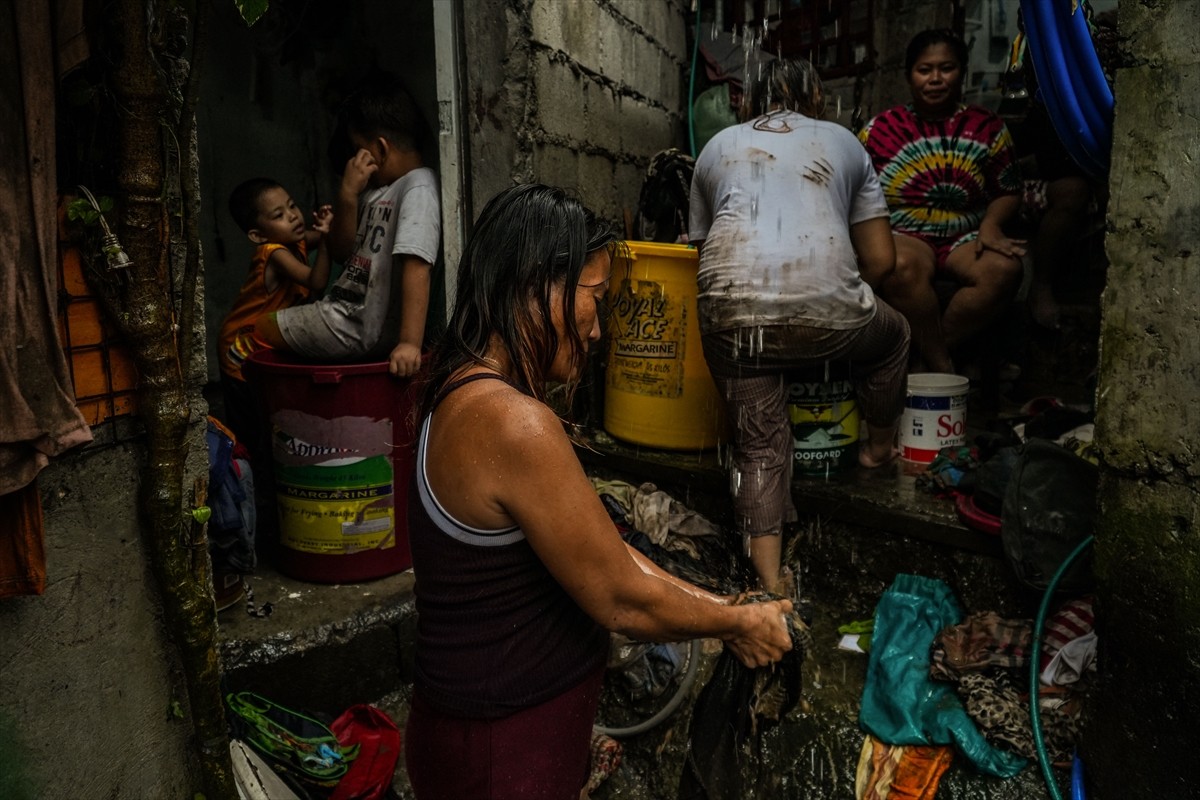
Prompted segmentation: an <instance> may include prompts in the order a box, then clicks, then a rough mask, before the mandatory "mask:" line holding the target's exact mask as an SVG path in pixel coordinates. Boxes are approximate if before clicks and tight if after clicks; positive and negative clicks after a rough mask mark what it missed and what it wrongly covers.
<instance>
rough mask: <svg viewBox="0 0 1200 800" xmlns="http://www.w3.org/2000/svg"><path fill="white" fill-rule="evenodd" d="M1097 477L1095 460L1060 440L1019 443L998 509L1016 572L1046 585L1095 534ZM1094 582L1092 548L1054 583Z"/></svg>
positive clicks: (1078, 589) (1062, 586)
mask: <svg viewBox="0 0 1200 800" xmlns="http://www.w3.org/2000/svg"><path fill="white" fill-rule="evenodd" d="M1099 481H1100V470H1099V468H1098V467H1097V466H1096V465H1095V464H1093V463H1092V462H1090V461H1088V460H1086V459H1084V458H1080V457H1079V456H1077V455H1075V454H1074V453H1072V452H1071V451H1070V450H1067V449H1066V448H1065V447H1062V446H1061V445H1058V444H1055V443H1054V442H1051V441H1047V440H1044V439H1030V440H1029V441H1027V442H1025V444H1023V445H1022V446H1021V448H1020V450H1019V451H1018V453H1017V461H1016V464H1015V465H1014V466H1013V469H1012V474H1011V475H1010V477H1009V479H1008V485H1007V486H1006V487H1005V492H1004V506H1003V510H1002V512H1001V514H1000V539H1001V541H1002V543H1003V546H1004V555H1005V556H1006V557H1007V558H1008V562H1009V564H1011V565H1012V568H1013V570H1014V571H1015V572H1016V573H1017V577H1018V578H1020V579H1021V580H1022V581H1024V582H1025V583H1026V584H1028V585H1029V586H1032V587H1033V588H1035V589H1039V590H1042V591H1044V590H1045V589H1046V587H1047V586H1048V585H1049V584H1050V581H1051V580H1052V579H1053V577H1054V574H1055V573H1056V572H1058V569H1059V567H1060V566H1062V563H1063V561H1065V560H1066V558H1067V556H1069V555H1070V554H1071V553H1072V551H1074V550H1075V548H1076V547H1078V546H1079V543H1080V542H1082V541H1083V540H1084V539H1086V538H1087V537H1088V536H1089V535H1091V534H1092V532H1093V531H1092V529H1093V523H1094V521H1095V517H1096V492H1097V489H1098V486H1099ZM1091 585H1092V568H1091V554H1090V553H1088V554H1086V555H1085V556H1084V557H1081V558H1080V559H1078V560H1076V562H1075V563H1074V564H1073V565H1072V566H1071V568H1070V569H1069V570H1067V572H1066V573H1065V574H1064V575H1063V577H1062V578H1061V579H1060V580H1059V583H1058V586H1057V587H1056V588H1057V590H1058V591H1060V592H1064V593H1070V594H1084V593H1086V592H1088V591H1090V590H1091Z"/></svg>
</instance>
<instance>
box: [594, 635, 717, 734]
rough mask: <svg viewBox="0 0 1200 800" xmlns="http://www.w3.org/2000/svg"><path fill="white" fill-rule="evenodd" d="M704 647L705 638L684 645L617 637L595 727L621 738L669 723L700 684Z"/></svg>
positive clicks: (605, 677)
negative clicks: (701, 657)
mask: <svg viewBox="0 0 1200 800" xmlns="http://www.w3.org/2000/svg"><path fill="white" fill-rule="evenodd" d="M700 652H701V640H700V639H693V640H691V641H690V642H685V643H681V644H679V645H653V644H646V643H644V642H629V641H619V640H618V641H614V644H613V648H612V653H611V655H610V657H609V668H608V671H607V673H606V674H605V676H604V688H603V690H602V691H601V694H600V709H599V711H598V713H597V716H598V719H597V721H596V724H595V726H594V727H595V729H596V730H597V731H599V732H600V733H604V734H607V735H609V736H612V737H614V738H618V739H620V738H623V737H629V736H636V735H638V734H640V733H645V732H646V731H648V730H651V729H653V728H655V727H657V726H658V725H660V724H662V723H663V722H665V721H666V720H667V719H669V718H670V717H671V716H672V715H673V714H674V713H675V711H676V710H678V708H679V706H680V705H682V703H683V701H684V699H685V698H686V697H687V695H688V693H689V692H690V691H691V689H692V686H693V685H694V684H695V682H696V675H697V672H698V671H699V668H700Z"/></svg>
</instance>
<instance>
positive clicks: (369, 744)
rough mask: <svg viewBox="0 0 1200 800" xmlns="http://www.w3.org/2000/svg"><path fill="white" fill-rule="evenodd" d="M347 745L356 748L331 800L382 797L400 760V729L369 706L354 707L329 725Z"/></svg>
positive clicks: (377, 798)
mask: <svg viewBox="0 0 1200 800" xmlns="http://www.w3.org/2000/svg"><path fill="white" fill-rule="evenodd" d="M329 729H330V730H331V731H333V733H334V735H335V736H337V740H338V742H340V743H341V745H342V747H343V748H346V749H350V750H356V751H357V752H358V756H357V757H356V758H355V759H354V762H353V763H352V764H351V765H350V769H349V770H348V771H347V772H346V774H345V775H344V776H342V779H341V780H340V781H338V785H337V788H335V789H334V790H333V794H331V795H330V796H329V800H382V798H383V797H384V796H386V794H387V790H388V787H389V786H391V785H392V778H393V776H394V775H395V773H396V762H397V761H399V760H400V729H399V728H397V727H396V723H394V722H392V718H391V717H389V716H388V715H387V714H385V713H383V712H382V711H380V710H379V709H378V708H375V707H374V706H369V705H356V706H350V708H348V709H346V710H345V711H344V712H342V715H341V716H340V717H338V718H337V719H335V720H334V721H333V724H331V725H330V726H329Z"/></svg>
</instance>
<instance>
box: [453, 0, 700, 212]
mask: <svg viewBox="0 0 1200 800" xmlns="http://www.w3.org/2000/svg"><path fill="white" fill-rule="evenodd" d="M465 8H466V9H467V12H466V13H465V14H464V52H465V58H466V64H467V75H466V84H467V86H466V95H467V102H466V108H467V110H466V114H467V126H466V127H467V136H468V145H469V150H468V152H469V154H470V170H471V172H470V181H471V191H470V194H471V213H470V218H471V219H472V220H473V219H474V218H475V217H476V216H477V215H478V213H479V211H480V210H481V209H482V207H483V205H484V204H485V203H486V202H487V200H488V199H489V198H491V197H492V196H493V195H494V194H496V193H497V192H499V191H500V190H502V189H504V188H506V187H508V186H511V185H512V184H514V183H520V182H527V181H540V182H543V183H548V184H552V185H558V186H563V187H567V188H572V189H575V190H577V191H578V192H579V194H580V196H581V197H582V198H583V200H584V202H585V203H587V204H588V205H589V206H591V207H592V208H594V209H595V210H596V211H597V212H598V213H599V214H600V215H601V216H603V217H605V218H607V219H611V220H614V221H616V220H620V219H621V218H622V216H623V212H624V210H625V209H628V210H629V211H630V212H635V211H636V207H637V199H638V193H639V191H640V190H641V183H642V176H643V171H644V169H645V166H646V164H647V163H648V162H649V160H650V157H651V156H653V155H654V154H655V153H657V152H658V151H660V150H663V149H665V148H668V147H680V146H684V145H685V141H684V114H683V109H684V91H685V82H684V81H685V76H686V69H687V66H688V58H689V53H688V51H687V42H686V25H685V23H684V16H683V15H684V10H685V6H684V3H683V2H682V0H665V1H663V2H645V1H644V0H538V2H530V1H529V0H522V1H520V2H503V0H472V2H469V3H467V4H466V6H465Z"/></svg>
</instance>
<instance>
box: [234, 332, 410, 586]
mask: <svg viewBox="0 0 1200 800" xmlns="http://www.w3.org/2000/svg"><path fill="white" fill-rule="evenodd" d="M243 371H244V373H245V374H246V377H247V379H248V380H249V381H250V382H251V383H252V384H253V385H254V387H255V389H256V391H257V392H258V394H259V396H260V398H261V399H262V402H263V405H264V410H265V414H266V416H267V418H268V419H269V423H270V424H269V430H270V432H271V462H272V468H273V473H274V475H273V478H274V484H275V497H276V503H277V506H278V512H279V545H280V548H279V564H278V566H279V571H280V572H283V573H284V574H286V575H290V576H291V577H293V578H299V579H300V580H306V581H313V582H316V583H342V582H355V581H366V580H372V579H374V578H381V577H383V576H385V575H393V574H395V573H397V572H401V571H403V570H405V569H408V568H409V567H410V566H412V555H411V554H410V552H409V546H408V513H407V511H408V485H409V481H410V480H411V478H412V472H413V458H414V455H415V444H416V433H415V399H416V398H415V392H414V390H413V385H412V380H411V379H399V378H394V377H392V376H391V375H390V374H389V373H388V365H387V362H386V361H381V362H373V363H366V364H313V363H307V362H301V361H299V360H296V359H294V358H291V357H289V355H288V354H286V353H280V352H278V351H274V350H261V351H259V352H256V353H254V354H252V355H251V356H250V358H249V359H248V360H247V361H246V364H245V367H244V369H243Z"/></svg>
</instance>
